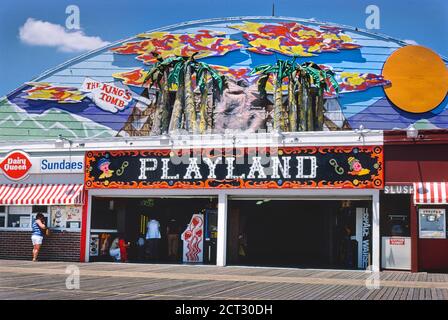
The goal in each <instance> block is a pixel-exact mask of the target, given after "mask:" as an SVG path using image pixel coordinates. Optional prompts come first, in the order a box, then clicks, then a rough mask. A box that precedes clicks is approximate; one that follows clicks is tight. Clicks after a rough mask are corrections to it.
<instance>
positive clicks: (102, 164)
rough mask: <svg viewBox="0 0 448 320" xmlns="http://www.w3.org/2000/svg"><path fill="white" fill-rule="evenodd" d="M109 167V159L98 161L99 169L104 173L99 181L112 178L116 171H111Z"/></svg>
mask: <svg viewBox="0 0 448 320" xmlns="http://www.w3.org/2000/svg"><path fill="white" fill-rule="evenodd" d="M109 165H110V161H109V159H108V158H101V159H100V160H99V161H98V164H97V167H98V169H100V171H101V172H102V173H101V174H100V176H99V177H98V179H106V178H110V177H112V175H113V173H114V170H111V169H110V168H109Z"/></svg>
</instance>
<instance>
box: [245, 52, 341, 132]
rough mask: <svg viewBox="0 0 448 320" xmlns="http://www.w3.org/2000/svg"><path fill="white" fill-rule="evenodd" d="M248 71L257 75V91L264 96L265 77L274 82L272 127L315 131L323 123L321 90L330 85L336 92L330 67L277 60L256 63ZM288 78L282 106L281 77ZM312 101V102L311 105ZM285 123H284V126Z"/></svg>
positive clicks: (322, 91)
mask: <svg viewBox="0 0 448 320" xmlns="http://www.w3.org/2000/svg"><path fill="white" fill-rule="evenodd" d="M252 74H260V77H259V79H258V91H259V92H260V95H261V96H266V94H267V93H266V85H267V82H268V80H269V77H271V76H272V77H273V78H274V81H273V84H274V90H273V91H274V92H273V94H274V117H273V120H274V121H273V122H274V123H273V128H274V130H281V131H287V130H288V129H289V131H292V132H293V131H297V130H299V131H315V130H316V131H319V130H323V124H324V98H323V95H324V92H325V91H327V90H329V87H330V85H331V86H332V87H334V89H335V91H336V92H338V91H339V87H338V84H337V82H336V80H335V79H334V73H333V72H332V71H331V70H324V69H322V68H321V67H319V66H318V65H317V64H315V63H313V62H305V63H302V64H297V63H296V62H295V58H294V59H293V60H287V61H283V60H277V62H276V63H275V64H266V65H260V66H257V67H255V68H254V69H253V71H252ZM285 78H287V79H288V105H287V108H286V110H285V108H284V106H283V91H282V84H283V80H284V79H285ZM313 102H314V104H313ZM287 124H288V125H287Z"/></svg>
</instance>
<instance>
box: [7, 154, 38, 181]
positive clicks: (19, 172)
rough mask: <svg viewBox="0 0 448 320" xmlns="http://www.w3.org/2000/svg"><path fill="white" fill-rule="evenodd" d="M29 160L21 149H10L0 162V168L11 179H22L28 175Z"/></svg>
mask: <svg viewBox="0 0 448 320" xmlns="http://www.w3.org/2000/svg"><path fill="white" fill-rule="evenodd" d="M31 166H32V164H31V160H30V157H29V156H28V154H26V153H25V152H23V151H20V150H15V151H11V152H10V153H8V154H7V155H6V157H5V158H4V159H3V160H2V162H1V163H0V169H1V170H2V171H3V173H4V174H5V176H6V177H7V178H8V179H11V180H15V181H17V180H22V179H24V178H25V177H27V176H28V173H29V171H30V169H31Z"/></svg>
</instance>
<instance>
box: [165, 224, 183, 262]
mask: <svg viewBox="0 0 448 320" xmlns="http://www.w3.org/2000/svg"><path fill="white" fill-rule="evenodd" d="M166 234H167V240H168V258H169V259H170V260H172V261H176V260H177V259H178V250H179V238H180V227H179V224H178V223H177V221H176V219H174V218H172V219H170V220H169V221H168V225H167V227H166Z"/></svg>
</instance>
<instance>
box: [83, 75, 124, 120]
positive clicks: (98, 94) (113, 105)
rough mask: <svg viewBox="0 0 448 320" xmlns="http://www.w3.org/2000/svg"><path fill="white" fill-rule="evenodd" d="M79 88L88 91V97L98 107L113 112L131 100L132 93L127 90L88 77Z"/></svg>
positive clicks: (119, 109)
mask: <svg viewBox="0 0 448 320" xmlns="http://www.w3.org/2000/svg"><path fill="white" fill-rule="evenodd" d="M81 90H82V91H84V92H88V93H89V94H90V98H91V99H92V101H93V102H94V103H95V104H96V105H97V106H98V107H100V108H101V109H103V110H105V111H109V112H113V113H115V112H118V111H121V110H123V109H124V108H126V106H127V105H128V104H129V102H131V100H132V94H131V92H130V91H129V90H127V89H124V88H120V87H117V86H115V85H113V84H110V83H103V82H99V81H96V80H93V79H89V78H86V79H85V80H84V83H83V84H82V88H81Z"/></svg>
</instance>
